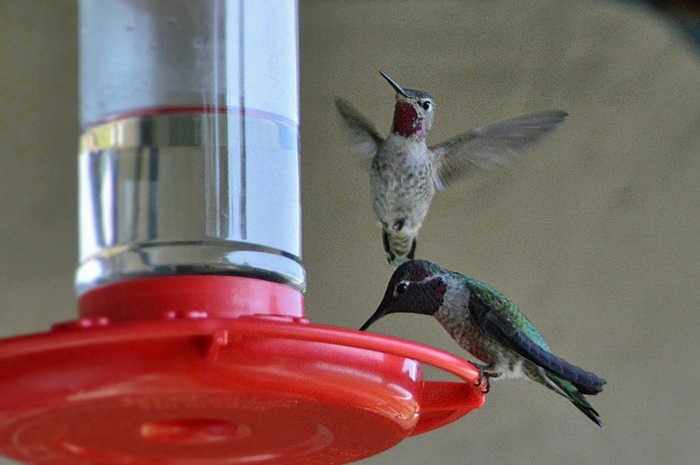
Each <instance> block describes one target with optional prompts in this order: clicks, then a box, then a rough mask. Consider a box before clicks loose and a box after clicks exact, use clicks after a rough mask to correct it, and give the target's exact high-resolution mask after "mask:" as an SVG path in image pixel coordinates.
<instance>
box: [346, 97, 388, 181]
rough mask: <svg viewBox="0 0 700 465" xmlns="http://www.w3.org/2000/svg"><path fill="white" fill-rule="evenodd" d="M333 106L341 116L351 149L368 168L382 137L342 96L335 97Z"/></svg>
mask: <svg viewBox="0 0 700 465" xmlns="http://www.w3.org/2000/svg"><path fill="white" fill-rule="evenodd" d="M335 106H336V108H338V112H339V113H340V116H342V117H343V123H345V124H344V126H345V132H346V134H347V137H348V140H349V141H350V147H351V148H352V151H353V152H354V153H355V155H357V158H358V159H359V160H360V162H361V163H362V164H363V165H364V166H365V167H366V168H367V169H369V167H370V164H371V162H372V158H374V155H375V154H376V153H377V149H378V148H379V144H381V143H382V142H383V141H384V139H382V137H381V136H380V135H379V133H378V132H377V129H376V128H375V127H374V125H373V124H372V122H371V121H370V120H369V119H368V118H367V117H366V116H364V115H363V114H362V113H360V112H359V111H357V109H355V107H353V106H352V104H350V102H348V101H347V100H345V99H342V98H336V99H335Z"/></svg>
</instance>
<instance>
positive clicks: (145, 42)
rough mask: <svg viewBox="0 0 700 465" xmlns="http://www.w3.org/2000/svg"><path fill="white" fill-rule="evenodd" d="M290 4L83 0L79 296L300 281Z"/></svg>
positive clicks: (274, 0)
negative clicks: (195, 281) (225, 281)
mask: <svg viewBox="0 0 700 465" xmlns="http://www.w3.org/2000/svg"><path fill="white" fill-rule="evenodd" d="M296 18H297V5H296V2H294V1H289V0H228V1H226V0H206V1H204V0H202V1H193V0H80V41H79V42H80V73H79V74H80V121H81V126H82V135H81V137H80V154H79V199H80V200H79V202H80V205H79V207H80V208H79V212H80V247H79V252H80V265H79V268H78V270H77V273H76V289H77V292H78V294H79V295H82V294H84V293H85V292H87V291H89V290H92V289H94V288H96V287H99V286H102V285H105V284H109V283H114V282H118V281H124V280H129V279H135V278H141V277H148V276H155V275H157V276H163V275H184V274H186V275H192V274H196V275H202V274H215V275H236V276H248V277H254V278H261V279H265V280H269V281H274V282H280V283H284V284H287V285H289V286H292V287H294V288H295V289H298V290H300V291H303V290H304V287H305V274H304V269H303V267H302V264H301V258H300V257H301V221H300V193H299V192H300V189H299V111H298V60H297V20H296Z"/></svg>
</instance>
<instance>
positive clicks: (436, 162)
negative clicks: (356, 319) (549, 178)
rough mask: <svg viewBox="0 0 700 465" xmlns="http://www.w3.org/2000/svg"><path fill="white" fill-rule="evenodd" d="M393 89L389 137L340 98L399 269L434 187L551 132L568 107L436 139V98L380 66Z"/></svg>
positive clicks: (497, 163) (504, 159) (409, 255)
mask: <svg viewBox="0 0 700 465" xmlns="http://www.w3.org/2000/svg"><path fill="white" fill-rule="evenodd" d="M379 73H380V74H381V75H382V77H383V78H384V79H386V80H387V81H388V82H389V84H390V85H391V87H393V88H394V90H395V91H396V103H395V105H394V119H393V122H392V125H391V131H390V132H389V135H388V136H387V137H386V139H384V138H382V137H381V136H380V135H379V132H378V131H377V130H376V129H375V127H374V125H373V124H372V122H371V121H370V120H369V119H368V118H367V117H365V116H364V115H363V114H362V113H360V112H359V111H358V110H356V109H355V108H354V107H353V106H352V104H351V103H350V102H348V101H347V100H345V99H342V98H336V99H335V104H336V107H337V108H338V112H340V115H341V117H342V118H343V121H344V123H345V129H346V132H347V135H348V137H349V140H350V144H351V148H352V150H353V151H354V152H355V154H356V155H357V157H358V158H359V160H360V162H361V163H362V164H363V165H364V166H365V167H366V168H369V169H370V171H371V176H370V187H371V194H372V205H373V207H374V213H375V214H376V216H377V219H378V220H379V222H380V223H381V226H382V241H383V244H384V250H385V251H386V255H387V260H388V261H389V263H390V264H391V265H392V266H394V267H397V266H399V265H400V264H401V263H402V262H404V261H405V260H410V259H413V257H414V255H415V250H416V237H417V235H418V231H419V230H420V228H421V226H422V224H423V220H424V219H425V216H426V215H427V213H428V209H429V208H430V202H431V201H432V199H433V195H434V194H435V190H436V189H437V190H438V191H443V190H445V189H446V188H447V187H448V186H449V185H451V184H452V183H453V182H454V181H456V180H458V179H460V178H464V177H468V176H471V175H473V174H474V173H475V172H477V171H494V170H495V169H497V168H499V167H501V166H503V165H505V164H507V163H509V162H510V161H511V160H513V159H515V158H518V157H520V156H522V155H524V154H525V153H526V152H527V150H528V149H529V148H531V147H533V146H534V145H536V144H537V143H538V142H541V141H542V140H544V139H545V138H546V136H548V135H549V134H550V133H551V132H552V131H553V130H554V129H555V128H556V127H557V126H558V125H559V124H560V123H562V122H563V121H564V119H565V118H566V117H567V116H568V113H567V112H565V111H563V110H546V111H537V112H533V113H527V114H524V115H521V116H516V117H514V118H510V119H506V120H503V121H500V122H497V123H494V124H491V125H489V126H485V127H482V128H478V129H472V130H471V131H468V132H465V133H463V134H460V135H458V136H455V137H453V138H452V139H449V140H447V141H445V142H442V143H440V144H437V145H433V146H430V147H429V146H428V145H427V144H426V137H427V136H428V133H429V132H430V130H431V129H432V127H433V120H434V118H435V110H436V105H435V100H434V99H433V97H431V96H430V94H428V93H427V92H424V91H421V90H413V89H404V88H403V87H401V86H400V85H399V84H397V83H396V82H395V81H394V80H393V79H391V78H390V77H389V76H388V75H387V74H386V73H384V72H382V71H380V72H379Z"/></svg>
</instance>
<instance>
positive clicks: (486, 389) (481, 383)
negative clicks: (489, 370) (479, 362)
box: [474, 367, 491, 394]
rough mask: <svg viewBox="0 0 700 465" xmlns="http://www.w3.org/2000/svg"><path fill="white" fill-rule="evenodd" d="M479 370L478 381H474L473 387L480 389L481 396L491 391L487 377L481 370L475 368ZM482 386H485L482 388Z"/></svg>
mask: <svg viewBox="0 0 700 465" xmlns="http://www.w3.org/2000/svg"><path fill="white" fill-rule="evenodd" d="M477 369H478V370H479V379H478V380H477V381H476V383H475V384H474V386H476V387H479V388H481V393H482V394H488V393H489V391H490V390H491V383H489V376H488V375H487V374H486V373H484V370H482V369H481V368H480V367H477ZM484 385H486V386H485V387H484Z"/></svg>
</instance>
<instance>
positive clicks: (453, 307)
mask: <svg viewBox="0 0 700 465" xmlns="http://www.w3.org/2000/svg"><path fill="white" fill-rule="evenodd" d="M399 312H403V313H418V314H424V315H432V316H434V317H435V318H436V319H437V320H438V321H439V322H440V324H441V325H442V326H443V327H444V328H445V329H446V330H447V332H448V333H450V335H451V336H452V338H453V339H454V340H455V341H456V342H457V344H459V346H460V347H462V348H463V349H465V350H467V351H468V352H470V353H471V354H472V355H474V356H475V357H477V358H478V359H479V360H481V361H483V362H485V365H479V364H475V365H476V366H477V367H478V368H479V370H480V372H481V380H480V384H481V382H482V380H485V381H486V382H487V386H488V380H489V378H496V377H499V376H501V375H503V376H504V377H506V378H510V377H515V378H518V377H522V376H527V377H528V378H530V379H532V380H533V381H537V382H538V383H540V384H544V385H545V386H546V387H548V388H549V389H551V390H552V391H554V392H556V393H557V394H560V395H562V396H564V397H566V398H567V399H569V400H570V401H571V402H572V403H573V404H574V405H575V406H576V408H578V409H579V410H580V411H582V412H583V413H584V414H585V415H586V416H587V417H588V418H590V419H591V420H593V422H595V423H596V424H597V425H598V426H603V424H602V423H601V421H600V416H599V415H598V412H596V411H595V409H593V407H591V405H590V404H589V403H588V401H587V400H586V399H585V398H584V397H583V394H588V395H593V394H597V393H599V392H601V391H602V390H603V385H604V384H605V380H604V379H602V378H600V377H598V376H597V375H595V374H593V373H590V372H587V371H584V370H583V369H581V368H579V367H576V366H574V365H572V364H570V363H569V362H567V361H565V360H563V359H561V358H559V357H557V356H556V355H554V354H553V353H552V351H551V349H550V348H549V346H548V345H547V343H546V342H545V341H544V339H543V338H542V336H540V333H539V332H538V331H537V329H536V328H535V327H534V326H533V325H532V323H530V320H528V319H527V317H525V315H523V314H522V313H520V310H519V309H518V307H517V306H516V305H515V304H514V303H513V302H511V301H510V300H509V299H508V298H507V297H506V296H505V295H503V294H501V293H500V292H499V291H497V290H496V289H494V288H492V287H490V286H489V285H487V284H484V283H482V282H480V281H477V280H476V279H473V278H468V277H466V276H463V275H461V274H459V273H455V272H451V271H447V270H444V269H442V268H441V267H439V266H438V265H436V264H434V263H431V262H428V261H425V260H412V261H407V262H405V263H403V264H402V265H401V266H399V267H398V268H397V269H396V270H395V271H394V274H393V276H392V277H391V280H390V281H389V285H388V286H387V289H386V293H385V294H384V298H383V299H382V302H381V303H380V304H379V308H377V311H376V312H374V314H373V315H372V316H371V317H370V318H369V320H367V322H366V323H365V324H364V325H362V328H360V331H364V330H366V329H367V328H368V327H369V326H370V325H371V324H372V323H374V322H375V321H377V320H378V319H380V318H381V317H383V316H384V315H387V314H389V313H399Z"/></svg>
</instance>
